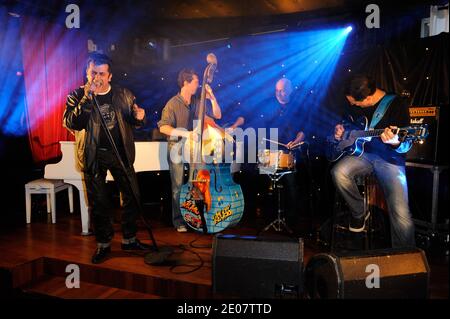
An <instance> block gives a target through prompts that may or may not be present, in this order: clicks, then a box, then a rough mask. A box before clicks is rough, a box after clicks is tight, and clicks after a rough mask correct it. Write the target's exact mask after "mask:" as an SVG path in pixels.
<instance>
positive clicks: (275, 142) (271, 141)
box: [263, 137, 287, 148]
mask: <svg viewBox="0 0 450 319" xmlns="http://www.w3.org/2000/svg"><path fill="white" fill-rule="evenodd" d="M263 140H264V141H267V142H270V143H274V144H278V145H281V146H284V147H286V148H287V144H283V143H280V142H277V141H274V140H269V139H268V138H265V137H263Z"/></svg>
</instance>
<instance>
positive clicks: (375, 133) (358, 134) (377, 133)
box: [352, 129, 399, 137]
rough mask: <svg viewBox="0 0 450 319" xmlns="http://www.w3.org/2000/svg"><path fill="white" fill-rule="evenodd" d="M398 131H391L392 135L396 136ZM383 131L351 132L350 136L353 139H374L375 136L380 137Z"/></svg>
mask: <svg viewBox="0 0 450 319" xmlns="http://www.w3.org/2000/svg"><path fill="white" fill-rule="evenodd" d="M398 131H399V129H395V130H392V132H393V133H394V134H397V132H398ZM383 132H384V129H376V130H370V131H362V130H359V131H353V132H352V135H353V136H354V137H376V136H380V135H381V134H383Z"/></svg>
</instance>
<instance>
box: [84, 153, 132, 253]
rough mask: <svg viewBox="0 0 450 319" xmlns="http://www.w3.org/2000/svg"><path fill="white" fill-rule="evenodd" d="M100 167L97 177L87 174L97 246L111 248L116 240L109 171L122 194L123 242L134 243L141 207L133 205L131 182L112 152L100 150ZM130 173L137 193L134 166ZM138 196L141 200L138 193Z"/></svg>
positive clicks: (85, 179)
mask: <svg viewBox="0 0 450 319" xmlns="http://www.w3.org/2000/svg"><path fill="white" fill-rule="evenodd" d="M97 164H98V167H97V172H96V173H95V174H89V173H85V174H84V181H85V184H86V190H87V195H88V200H89V205H90V206H91V212H92V220H93V224H94V229H95V237H96V240H97V242H98V243H101V244H108V243H110V242H111V240H112V238H113V236H114V229H113V223H112V220H113V210H112V206H111V199H110V197H109V196H108V191H107V187H106V180H105V179H106V172H107V170H109V171H110V172H111V174H112V176H113V177H114V181H115V182H116V183H117V185H118V186H119V190H120V191H121V193H122V201H123V209H124V212H123V215H122V235H123V238H124V239H132V238H134V237H136V232H137V226H136V218H137V216H138V207H137V206H136V203H135V201H134V198H133V193H132V191H131V187H130V184H129V182H128V179H127V177H126V175H125V174H124V172H123V170H122V168H121V166H120V164H119V162H118V161H117V159H116V157H115V155H114V153H113V152H112V151H108V150H102V149H99V150H97ZM125 167H128V165H127V163H125ZM127 173H128V175H129V176H130V177H131V181H132V183H134V187H135V189H136V190H138V184H137V178H136V174H135V172H134V169H133V167H132V166H131V167H128V172H127ZM137 196H138V200H139V196H140V195H139V193H138V194H137Z"/></svg>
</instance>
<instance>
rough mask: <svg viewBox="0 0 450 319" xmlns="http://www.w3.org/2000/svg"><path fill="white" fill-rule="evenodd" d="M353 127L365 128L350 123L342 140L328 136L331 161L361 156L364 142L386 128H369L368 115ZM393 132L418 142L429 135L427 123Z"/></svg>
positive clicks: (328, 155)
mask: <svg viewBox="0 0 450 319" xmlns="http://www.w3.org/2000/svg"><path fill="white" fill-rule="evenodd" d="M346 126H347V127H346ZM351 127H353V128H354V127H360V128H363V129H349V125H348V124H344V128H345V132H344V134H343V135H342V139H341V140H336V139H335V138H334V136H330V137H328V139H327V142H328V144H329V148H328V151H327V154H326V155H327V159H328V160H329V161H331V162H335V161H337V160H339V159H340V158H341V157H343V156H345V155H353V156H361V155H362V154H363V153H364V144H365V143H367V142H370V141H371V140H372V138H376V137H380V135H381V134H382V133H383V132H384V129H372V130H369V125H368V120H367V118H366V117H362V118H360V119H359V120H358V121H357V122H356V123H352V126H351ZM392 132H393V133H394V134H398V135H399V138H400V139H401V140H411V141H413V142H418V143H423V141H424V140H425V139H426V138H427V136H428V128H427V125H413V126H408V127H401V128H397V129H394V130H392Z"/></svg>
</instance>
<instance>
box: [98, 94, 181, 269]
mask: <svg viewBox="0 0 450 319" xmlns="http://www.w3.org/2000/svg"><path fill="white" fill-rule="evenodd" d="M92 100H93V101H94V106H95V107H94V109H95V111H96V112H97V114H98V116H99V118H100V124H101V126H102V129H103V131H104V132H105V135H106V137H107V138H108V141H109V143H110V144H111V147H112V150H113V153H114V155H115V156H116V158H117V160H118V162H119V164H120V167H121V168H122V171H123V172H124V174H125V176H126V178H127V181H128V184H129V186H130V189H131V193H132V195H133V199H134V202H135V204H136V207H137V208H138V211H139V215H140V217H141V219H142V221H143V223H144V225H145V227H146V229H147V231H148V234H149V236H150V239H151V241H152V245H153V250H154V251H153V252H150V253H148V254H147V255H145V257H144V260H145V262H146V263H147V264H151V265H160V264H163V263H164V262H165V260H166V258H167V257H169V256H170V255H171V254H172V253H173V251H174V249H173V248H171V247H158V245H157V244H156V240H155V237H154V236H153V232H152V229H151V226H150V225H149V224H148V223H147V221H146V220H145V218H144V210H143V208H142V204H141V201H140V200H139V198H138V195H137V193H138V192H137V189H136V186H137V183H133V181H132V179H131V177H130V175H129V174H128V170H127V168H126V167H125V164H124V162H123V161H122V158H121V157H120V154H119V150H118V149H117V145H116V143H115V142H114V139H113V137H112V135H111V132H110V131H109V129H108V126H107V125H106V121H105V119H104V118H103V116H102V113H101V112H100V106H99V105H98V101H97V99H96V97H95V94H92ZM136 182H137V181H136Z"/></svg>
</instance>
